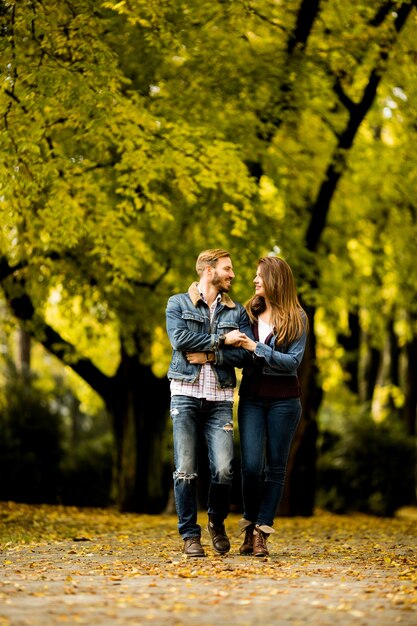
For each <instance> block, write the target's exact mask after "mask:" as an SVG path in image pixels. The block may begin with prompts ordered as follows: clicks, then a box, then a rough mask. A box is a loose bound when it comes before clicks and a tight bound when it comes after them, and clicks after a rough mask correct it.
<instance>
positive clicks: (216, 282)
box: [211, 272, 230, 293]
mask: <svg viewBox="0 0 417 626" xmlns="http://www.w3.org/2000/svg"><path fill="white" fill-rule="evenodd" d="M211 283H212V285H213V287H216V289H217V290H218V291H219V293H223V292H224V291H229V289H230V282H226V279H224V280H222V279H221V278H219V275H218V274H217V272H215V273H214V276H213V280H212V281H211Z"/></svg>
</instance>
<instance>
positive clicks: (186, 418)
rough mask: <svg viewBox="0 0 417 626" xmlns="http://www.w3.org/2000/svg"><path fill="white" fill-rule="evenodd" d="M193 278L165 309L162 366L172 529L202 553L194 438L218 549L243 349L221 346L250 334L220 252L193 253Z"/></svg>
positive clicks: (222, 541) (194, 552)
mask: <svg viewBox="0 0 417 626" xmlns="http://www.w3.org/2000/svg"><path fill="white" fill-rule="evenodd" d="M196 270H197V274H198V276H199V282H198V283H197V282H194V283H193V284H192V285H191V286H190V288H189V290H188V293H181V294H177V295H174V296H171V297H170V298H169V300H168V304H167V308H166V324H167V332H168V335H169V339H170V341H171V345H172V348H173V353H172V359H171V363H170V367H169V370H168V378H169V379H170V381H171V418H172V423H173V439H174V462H175V471H174V496H175V504H176V508H177V514H178V531H179V533H180V535H181V537H182V538H183V540H184V547H183V552H184V553H185V554H186V555H187V556H188V557H199V556H205V552H204V549H203V547H202V545H201V527H200V526H199V525H198V523H197V488H196V484H197V480H196V479H197V476H198V458H197V457H198V454H197V452H198V441H199V436H200V433H203V435H204V437H205V439H206V442H207V449H208V458H209V465H210V486H209V493H208V518H209V519H208V526H207V528H208V531H209V533H210V536H211V540H212V543H213V547H214V549H215V550H216V552H217V553H219V554H225V553H226V552H228V551H229V550H230V542H229V539H228V537H227V534H226V530H225V526H224V520H225V519H226V517H227V515H228V513H229V500H230V488H231V483H232V460H233V413H232V409H233V389H234V387H235V385H236V375H235V370H234V368H235V367H242V365H243V361H244V359H245V357H246V356H247V354H248V353H247V352H246V351H245V350H243V349H242V348H236V347H232V346H231V345H230V344H228V336H227V333H229V332H231V331H233V330H236V329H239V330H241V331H242V332H245V333H249V335H251V331H250V327H249V320H248V317H247V314H246V311H245V309H244V307H243V306H242V305H241V304H238V303H236V302H233V300H231V298H230V297H229V296H228V295H227V292H228V291H229V289H230V285H231V283H232V280H233V278H234V276H235V275H234V272H233V265H232V261H231V258H230V254H229V252H227V250H221V249H215V250H204V251H203V252H201V253H200V254H199V256H198V258H197V263H196Z"/></svg>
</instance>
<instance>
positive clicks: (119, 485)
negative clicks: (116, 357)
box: [107, 352, 170, 513]
mask: <svg viewBox="0 0 417 626" xmlns="http://www.w3.org/2000/svg"><path fill="white" fill-rule="evenodd" d="M107 408H108V410H109V412H110V414H111V415H112V418H113V427H114V436H115V447H116V459H115V474H116V475H115V481H116V494H117V504H118V507H119V508H120V510H121V511H135V512H138V513H160V512H161V511H163V510H164V509H165V507H166V503H167V500H168V495H169V487H170V480H169V477H170V473H169V469H170V463H169V459H168V458H167V450H165V449H164V442H165V440H166V438H165V437H164V434H165V433H166V430H167V426H168V409H169V382H168V379H166V378H163V379H160V378H157V377H156V376H154V374H153V373H152V371H151V368H150V367H149V366H145V365H141V364H140V363H139V361H138V358H137V355H135V356H132V357H131V356H128V355H127V354H126V353H125V352H123V353H122V359H121V364H120V367H119V370H118V372H117V374H116V377H115V379H114V381H113V388H112V394H111V397H110V398H109V400H108V402H107Z"/></svg>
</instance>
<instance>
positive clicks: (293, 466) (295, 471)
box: [278, 306, 323, 516]
mask: <svg viewBox="0 0 417 626" xmlns="http://www.w3.org/2000/svg"><path fill="white" fill-rule="evenodd" d="M304 308H305V310H306V313H307V316H308V320H309V327H310V328H309V333H308V337H307V345H306V350H305V354H304V359H303V361H302V365H301V367H300V371H299V375H300V380H301V387H302V405H303V412H302V417H301V421H300V425H299V427H298V429H297V432H296V434H295V436H294V440H293V444H292V447H291V452H290V457H289V459H288V466H287V475H286V483H285V489H284V494H283V498H282V501H281V504H280V506H279V508H278V514H279V515H282V516H293V515H303V516H310V515H313V513H314V502H315V488H316V484H315V479H316V442H317V435H318V427H317V412H318V409H319V408H320V404H321V400H322V395H323V392H322V388H321V386H320V384H319V383H318V378H317V375H318V368H317V362H316V337H315V333H314V316H315V308H314V307H311V306H310V307H307V306H306V307H304Z"/></svg>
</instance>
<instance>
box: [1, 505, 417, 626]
mask: <svg viewBox="0 0 417 626" xmlns="http://www.w3.org/2000/svg"><path fill="white" fill-rule="evenodd" d="M200 521H201V524H202V526H204V525H205V515H204V514H203V513H201V520H200ZM237 521H238V516H237V515H236V516H235V515H231V516H230V517H229V519H228V520H227V530H228V534H229V536H230V539H231V543H232V549H231V552H230V554H229V555H227V556H225V557H220V556H217V555H216V554H215V553H214V551H213V550H212V549H211V547H210V541H209V536H208V533H206V532H205V533H204V534H203V544H204V546H205V548H206V552H207V557H206V558H199V559H187V558H186V557H184V556H183V555H182V554H181V547H182V546H181V540H180V538H179V536H178V534H177V530H176V518H175V517H173V516H163V515H161V516H145V515H134V514H120V513H117V512H115V511H111V510H96V509H83V510H80V509H75V508H69V507H51V506H38V507H36V506H29V505H20V504H13V503H0V545H1V561H0V563H1V578H0V626H26V625H27V626H38V625H39V626H41V625H42V626H53V625H55V624H61V623H67V624H88V626H91V625H92V624H94V626H104V625H105V626H110V624H111V625H112V626H119V625H120V626H123V625H127V624H132V626H133V625H135V626H138V625H141V624H148V623H149V624H158V626H159V625H164V624H167V625H168V624H169V625H170V626H171V625H175V626H181V625H184V626H197V625H199V626H208V625H217V624H222V625H224V626H234V625H239V626H245V625H255V624H256V625H258V624H262V625H269V624H270V625H272V624H278V625H287V624H288V625H291V626H297V625H301V624H303V625H305V624H312V625H313V624H314V626H316V625H323V626H326V625H329V626H330V625H331V626H334V625H335V624H337V625H338V626H339V625H342V626H345V625H346V626H347V625H351V624H358V625H359V626H385V625H386V626H392V625H393V624H400V625H405V626H415V624H416V623H417V568H416V566H417V558H416V544H417V518H414V517H412V516H404V517H401V518H396V519H380V518H373V517H367V516H362V515H351V516H335V515H330V514H327V513H323V512H317V514H316V515H315V516H314V517H312V518H284V519H278V520H277V522H276V533H274V535H272V536H271V538H270V550H271V555H270V557H268V558H265V559H256V558H254V557H242V556H240V555H239V551H238V548H239V545H240V542H241V537H240V536H239V534H238V525H237Z"/></svg>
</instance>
